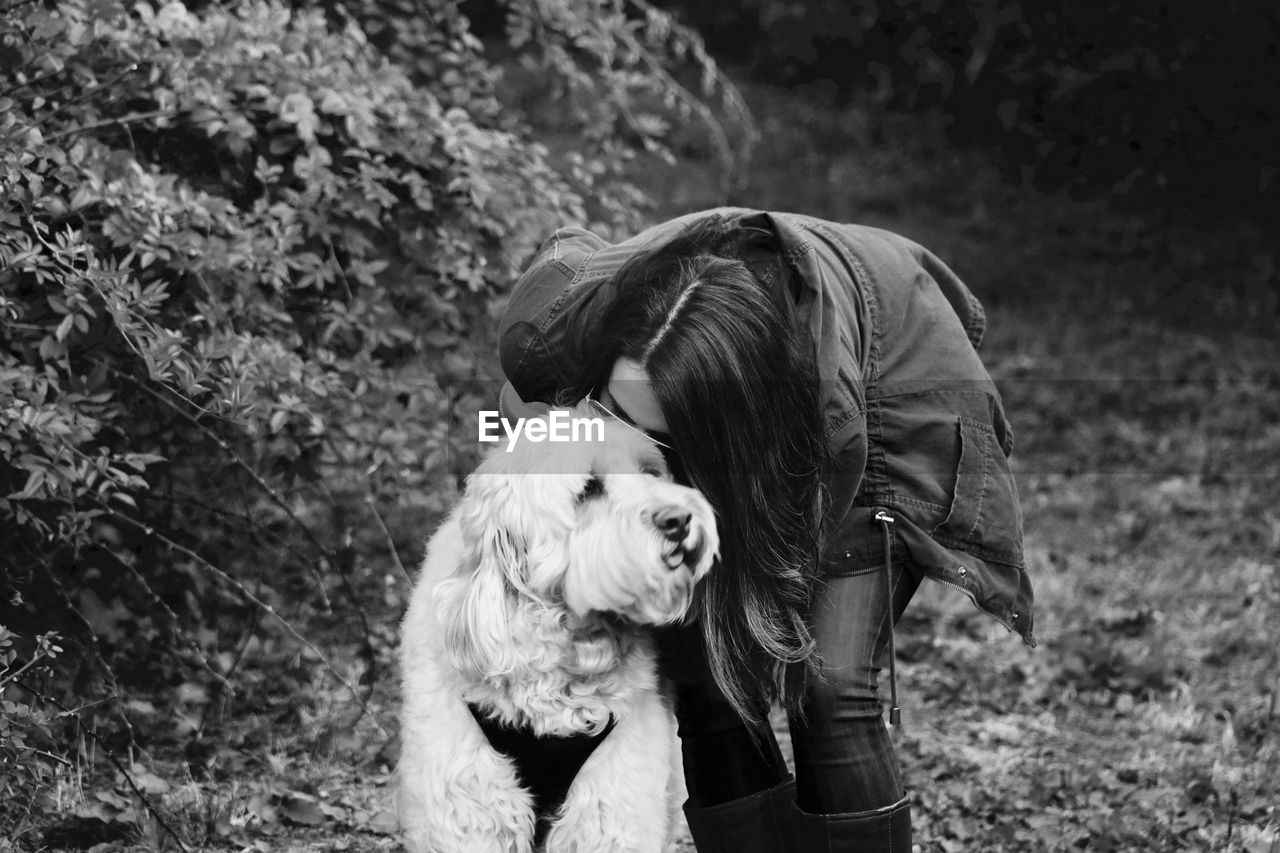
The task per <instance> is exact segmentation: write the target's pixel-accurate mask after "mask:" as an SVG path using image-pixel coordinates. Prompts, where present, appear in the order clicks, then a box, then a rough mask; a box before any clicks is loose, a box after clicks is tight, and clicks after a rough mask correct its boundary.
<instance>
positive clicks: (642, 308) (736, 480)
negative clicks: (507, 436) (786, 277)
mask: <svg viewBox="0 0 1280 853" xmlns="http://www.w3.org/2000/svg"><path fill="white" fill-rule="evenodd" d="M773 239H774V238H773V237H772V234H771V233H766V232H762V231H761V230H760V229H750V230H748V229H742V228H737V227H735V226H734V225H733V224H732V223H727V222H725V221H724V220H721V219H719V218H709V219H707V220H703V221H701V222H699V223H696V224H694V225H692V226H691V227H689V228H686V229H685V230H684V231H683V232H682V233H680V234H679V235H677V236H676V237H675V238H673V239H672V240H670V241H669V242H667V243H665V244H663V245H661V246H658V247H656V248H654V249H652V250H650V251H646V252H644V253H643V254H641V255H638V256H637V257H634V258H632V259H631V260H629V261H628V262H627V263H626V264H625V265H624V266H623V267H622V268H621V269H620V270H619V271H618V272H617V273H616V274H615V275H614V276H613V278H612V280H611V281H609V282H607V283H605V284H604V285H602V286H603V287H608V288H610V291H611V292H609V293H608V294H607V295H608V297H609V298H610V303H609V305H608V308H607V309H606V310H605V312H604V315H603V317H602V319H601V320H600V322H599V323H598V325H596V324H593V328H590V329H586V328H584V329H579V330H573V332H572V333H571V334H570V336H569V339H570V340H571V341H573V342H574V343H573V344H572V345H571V347H570V349H571V353H570V357H571V358H573V359H574V365H575V369H574V371H573V373H575V374H577V376H578V377H579V378H578V380H577V382H576V383H575V384H574V386H573V387H570V388H567V389H565V390H566V394H567V395H568V396H569V397H571V398H574V399H579V398H581V397H583V396H586V395H587V394H588V393H599V392H600V391H601V390H602V389H603V388H604V386H605V385H606V384H607V383H608V380H609V375H610V371H611V369H612V367H613V364H614V362H615V361H617V359H619V358H627V359H630V360H632V361H635V362H637V363H639V364H640V365H641V366H642V367H644V368H645V369H646V371H647V373H648V375H649V378H650V383H651V386H652V388H653V390H654V393H655V395H656V396H657V398H658V402H659V404H660V405H661V407H662V411H663V414H664V415H665V416H666V420H667V424H668V428H669V430H670V437H671V444H672V445H673V447H674V449H675V450H676V451H677V452H678V457H679V464H680V467H681V468H682V471H683V475H684V477H685V478H687V480H688V482H689V483H691V484H692V485H693V486H695V487H696V488H698V489H699V490H701V491H702V493H703V494H704V495H706V497H707V499H708V500H709V501H710V502H711V505H712V506H713V507H714V508H715V510H716V516H717V519H716V520H717V524H718V525H719V529H720V542H721V561H720V562H721V566H720V570H718V571H713V572H712V573H711V574H710V575H709V576H708V578H707V580H706V581H704V582H703V584H702V585H701V586H700V593H699V601H698V605H699V608H698V613H699V621H700V623H701V627H702V635H703V641H704V645H705V649H706V656H707V662H708V664H709V667H710V669H711V673H712V675H713V677H714V678H715V680H716V683H717V685H718V686H719V687H720V690H721V692H723V693H724V695H725V697H726V698H727V699H728V700H729V702H730V703H731V704H732V705H733V707H734V709H735V710H736V711H737V712H738V714H739V715H740V716H741V717H742V718H743V719H744V720H747V721H748V722H753V723H757V724H762V723H763V722H764V718H765V715H766V714H767V712H768V706H769V703H770V702H772V701H775V700H776V701H781V702H783V703H784V704H786V705H788V706H789V707H792V708H798V707H799V703H800V700H801V698H802V695H803V686H804V683H805V682H806V680H808V679H810V678H816V677H817V674H818V668H819V661H818V657H817V652H816V646H815V643H814V639H813V636H812V634H811V632H810V630H809V624H808V616H809V611H810V596H811V591H812V587H813V574H814V571H815V569H816V565H817V553H818V547H819V542H818V539H819V524H820V521H821V519H822V515H823V513H822V487H821V484H822V474H823V472H824V469H825V466H826V461H827V459H826V445H825V441H824V433H823V428H822V417H821V400H820V397H819V385H818V375H817V370H816V368H815V365H814V359H813V349H814V347H813V342H812V340H811V339H810V337H809V335H808V334H807V333H804V332H801V333H797V332H796V331H795V330H794V328H793V319H792V316H791V314H792V308H791V300H790V297H789V296H788V295H787V290H786V287H787V283H786V281H781V282H777V283H776V284H775V283H773V282H769V281H762V279H761V277H760V276H758V275H757V274H755V273H754V272H752V269H751V268H750V267H749V266H748V265H747V264H746V263H744V262H743V260H742V252H743V251H744V249H745V248H747V247H750V246H753V245H756V246H758V244H759V243H760V242H761V241H762V240H763V241H765V242H766V243H767V242H768V241H770V240H773ZM775 257H776V255H775ZM778 267H779V268H782V269H785V268H784V267H783V265H782V264H781V263H779V264H778Z"/></svg>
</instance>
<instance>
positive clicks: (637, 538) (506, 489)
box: [461, 406, 719, 625]
mask: <svg viewBox="0 0 1280 853" xmlns="http://www.w3.org/2000/svg"><path fill="white" fill-rule="evenodd" d="M548 417H550V415H549V416H548ZM556 417H557V418H559V419H560V423H561V425H562V431H564V432H566V433H568V432H569V431H568V430H566V429H564V428H563V425H565V424H571V423H573V422H574V421H575V420H577V421H578V422H579V424H580V425H583V428H582V429H581V430H579V432H578V435H577V438H576V440H569V441H541V442H537V443H535V442H532V441H529V440H528V439H526V440H524V441H517V442H516V443H515V444H514V446H513V447H512V448H511V450H510V451H507V450H506V449H505V448H503V447H500V448H498V449H496V450H495V451H494V452H492V453H491V454H490V455H489V456H488V457H487V458H486V459H485V460H484V462H482V463H481V465H480V466H479V468H477V470H476V472H475V473H474V474H473V475H472V476H471V477H470V478H469V479H468V481H467V487H466V493H465V495H464V497H463V508H462V516H461V520H462V525H463V535H464V537H465V538H466V540H467V542H468V548H473V547H474V549H475V550H474V566H473V567H472V570H473V571H474V572H475V573H476V576H475V577H473V578H471V580H472V582H473V583H480V584H484V583H486V582H489V583H492V582H495V581H498V580H500V581H501V583H502V585H503V586H504V587H505V593H506V594H507V595H510V594H511V593H514V594H516V595H525V596H528V597H530V598H532V599H534V600H536V601H540V602H542V603H544V604H547V605H550V606H553V607H554V606H563V607H565V608H567V609H568V610H569V611H570V612H571V613H574V614H576V615H578V616H586V615H587V614H589V613H593V612H598V613H611V614H615V615H617V616H620V617H622V618H624V619H627V620H630V621H633V622H637V623H642V624H650V625H658V624H664V623H670V622H675V621H678V620H680V619H681V618H683V617H684V616H685V615H686V613H687V612H688V610H689V606H690V603H691V601H692V598H693V590H694V587H695V585H696V584H697V582H698V581H699V580H701V579H702V578H703V577H704V576H705V575H706V574H707V572H708V571H710V569H711V565H712V562H713V561H714V559H715V556H716V554H717V551H718V548H719V540H718V538H717V536H716V527H715V520H714V516H713V514H712V510H711V507H710V505H709V504H708V503H707V501H706V500H705V499H704V498H703V497H702V495H701V494H700V493H698V492H697V491H696V490H694V489H690V488H687V487H684V486H679V485H676V484H675V483H673V482H671V477H670V474H669V473H668V471H667V465H666V462H665V461H664V460H663V456H662V453H661V449H660V448H659V447H658V446H657V445H656V444H655V443H654V442H653V441H652V440H651V439H649V438H648V437H647V436H645V435H644V434H643V433H641V432H639V431H637V430H635V429H634V428H632V427H630V426H628V425H627V424H624V423H622V422H621V421H617V420H615V419H612V418H608V417H603V416H602V415H601V414H600V413H599V412H598V411H595V410H593V409H589V408H587V407H584V406H580V407H577V408H574V409H569V410H560V414H559V415H556ZM590 421H594V423H590ZM550 428H551V426H550V422H549V426H548V429H550ZM570 434H571V433H570ZM464 571H465V570H464ZM481 575H487V576H488V577H481ZM491 606H498V607H501V605H491Z"/></svg>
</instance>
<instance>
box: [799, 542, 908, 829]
mask: <svg viewBox="0 0 1280 853" xmlns="http://www.w3.org/2000/svg"><path fill="white" fill-rule="evenodd" d="M919 582H920V581H919V578H918V576H915V575H913V574H911V573H910V572H908V571H907V570H905V569H904V568H903V567H902V566H901V565H895V566H894V567H893V568H892V569H891V570H890V573H889V577H888V583H887V584H886V577H885V571H884V567H883V566H875V567H872V568H870V569H868V570H867V571H865V572H861V573H858V574H853V575H841V576H832V577H828V578H825V579H824V581H823V584H822V585H821V587H820V588H819V589H818V591H817V594H816V595H815V597H814V607H813V630H814V634H815V638H816V640H817V643H818V649H819V651H820V652H821V654H822V657H823V662H824V672H825V673H826V678H825V679H824V680H823V681H822V682H820V683H818V684H815V685H813V686H812V687H811V688H810V691H809V693H808V695H807V697H806V701H805V714H804V715H803V717H802V718H801V717H798V716H793V718H792V719H791V721H790V723H791V742H792V746H793V747H794V750H795V763H796V786H797V789H798V796H799V805H800V808H801V809H802V810H803V811H805V812H808V813H811V814H826V815H830V814H847V813H857V812H866V811H870V810H875V809H880V808H884V807H887V806H890V805H893V804H895V803H898V802H899V801H900V800H902V798H903V787H902V778H901V774H900V771H899V769H898V759H897V756H896V754H895V753H894V749H893V743H892V742H891V741H890V739H889V734H888V731H887V730H886V728H885V724H884V719H883V711H882V708H881V699H880V693H879V690H878V676H879V674H880V671H881V669H882V668H883V667H884V666H886V665H887V662H888V642H889V630H890V624H889V619H890V618H892V619H893V620H894V621H895V622H896V621H897V619H898V617H899V616H900V615H901V614H902V611H903V610H904V609H905V608H906V606H907V603H908V602H909V601H910V600H911V596H912V595H913V594H914V593H915V591H916V588H917V587H918V586H919Z"/></svg>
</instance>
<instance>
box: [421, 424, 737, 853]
mask: <svg viewBox="0 0 1280 853" xmlns="http://www.w3.org/2000/svg"><path fill="white" fill-rule="evenodd" d="M570 414H571V416H573V417H578V418H581V417H590V416H595V417H599V414H598V413H596V412H594V411H591V410H589V409H587V408H585V407H578V408H576V409H574V410H571V412H570ZM603 439H604V440H603V441H586V440H579V441H574V442H571V443H570V442H565V443H550V442H542V443H536V444H534V443H531V442H529V441H524V442H519V443H517V444H516V445H515V446H514V447H513V448H512V450H511V451H510V452H507V451H504V450H503V449H501V448H499V449H497V450H495V451H494V452H493V453H491V454H490V455H489V456H488V457H487V458H486V459H485V460H484V462H482V463H481V465H480V466H479V468H478V469H477V470H476V472H475V473H474V474H473V475H472V476H471V477H470V478H469V479H468V480H467V486H466V490H465V494H464V496H463V498H462V501H461V503H460V505H459V506H458V507H457V508H456V509H455V510H454V511H453V513H452V514H451V515H450V516H449V517H448V519H447V520H446V521H445V522H444V524H443V526H442V527H441V528H440V529H439V530H438V531H437V532H436V534H435V535H434V536H433V537H432V538H431V541H430V542H429V543H428V544H427V555H426V559H425V560H424V562H423V565H422V569H421V573H420V576H419V578H418V581H417V585H416V587H415V589H414V592H413V598H412V601H411V602H410V605H409V611H408V613H407V615H406V616H405V620H404V625H403V634H402V642H401V667H402V676H403V697H402V700H403V707H402V712H401V738H402V751H401V755H400V763H399V769H398V773H399V794H398V797H399V801H398V808H399V814H400V822H401V826H402V828H403V830H404V834H405V840H406V846H407V848H408V850H409V851H410V853H428V852H429V853H530V851H532V850H535V849H545V850H547V851H554V853H623V851H625V853H649V851H652V853H659V851H663V850H667V849H669V847H670V845H671V844H672V842H673V838H672V835H673V831H674V827H675V825H676V815H678V814H679V809H680V805H681V802H682V800H683V797H684V786H683V780H682V778H681V772H680V763H679V746H678V741H677V737H676V733H675V720H674V717H673V714H672V703H671V700H670V696H669V693H667V692H666V691H665V690H664V689H663V688H662V687H661V686H660V684H659V679H658V675H657V671H656V666H655V652H654V647H653V642H652V640H651V638H650V636H649V635H648V633H647V631H646V630H645V627H644V626H647V625H660V624H665V623H671V622H675V621H678V620H680V619H682V618H683V617H685V615H686V613H687V611H688V609H689V605H690V602H691V600H692V594H693V589H694V586H695V585H696V583H697V582H698V581H699V580H701V579H702V577H704V576H705V575H706V573H707V572H708V571H709V570H710V567H711V564H712V562H713V560H714V558H715V556H716V553H717V550H718V544H719V543H718V539H717V537H716V531H715V523H714V517H713V515H712V511H711V508H710V506H709V505H708V504H707V502H706V500H705V499H704V498H703V497H702V496H701V495H700V494H699V493H698V492H696V491H695V490H693V489H689V488H685V487H683V486H679V485H676V484H674V483H672V482H670V476H669V475H668V473H667V467H666V464H665V462H664V460H663V457H662V454H661V452H660V450H659V448H658V446H656V445H655V444H654V442H653V441H652V440H651V439H649V438H648V437H646V436H645V435H644V434H642V433H640V432H638V431H636V430H635V429H633V428H632V427H629V426H628V425H626V424H625V423H623V422H621V421H618V420H614V419H611V418H606V419H605V424H604V436H603ZM491 737H492V739H493V740H494V741H496V742H498V743H499V744H500V745H501V744H502V743H503V738H505V737H513V738H514V739H515V740H516V741H520V740H521V739H522V738H523V740H524V742H525V743H532V744H533V752H534V753H537V754H538V755H540V756H541V758H542V759H543V761H542V764H541V767H542V768H543V769H542V770H534V771H528V770H525V771H524V776H526V777H528V776H530V775H532V776H535V777H536V776H537V775H539V774H540V773H542V772H543V771H545V770H546V769H547V768H551V774H550V775H553V776H554V775H555V774H556V773H557V772H560V773H564V772H565V771H564V770H563V767H561V761H560V758H559V756H560V755H561V753H560V752H557V750H559V749H560V747H561V746H562V745H565V744H567V745H568V749H569V751H570V752H575V751H576V752H577V753H578V760H581V758H582V753H584V752H585V753H586V756H587V757H586V760H585V763H583V764H582V765H581V769H580V770H578V771H577V773H576V775H573V771H572V767H570V768H569V770H568V771H567V775H566V776H565V778H564V779H563V780H561V781H562V784H561V790H559V792H558V793H556V792H553V793H552V794H551V795H550V796H551V802H550V803H548V802H547V801H546V799H545V798H544V797H543V796H541V795H539V794H538V793H537V792H536V790H531V789H537V787H538V785H537V783H538V782H539V781H540V780H539V779H538V778H522V775H521V772H520V771H519V770H518V769H517V764H516V761H515V760H513V758H511V757H509V756H508V755H507V754H505V753H506V750H504V751H499V750H498V749H497V748H495V746H494V745H493V743H492V742H491ZM584 744H586V746H585V749H584V748H583V745H584ZM553 787H554V784H553ZM566 787H567V791H566V790H564V788H566ZM561 799H562V800H563V802H562V804H561V803H560V802H559V800H561ZM537 809H544V810H546V809H549V810H550V813H549V814H542V815H536V814H535V811H536V810H537Z"/></svg>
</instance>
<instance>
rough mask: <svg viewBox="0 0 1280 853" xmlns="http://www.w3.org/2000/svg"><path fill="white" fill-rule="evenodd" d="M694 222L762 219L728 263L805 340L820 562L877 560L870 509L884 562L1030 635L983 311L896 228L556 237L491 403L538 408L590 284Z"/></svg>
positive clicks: (1009, 443)
mask: <svg viewBox="0 0 1280 853" xmlns="http://www.w3.org/2000/svg"><path fill="white" fill-rule="evenodd" d="M710 215H719V216H721V217H728V218H741V221H740V224H741V225H743V226H744V227H750V228H765V229H771V231H772V232H773V234H774V235H775V237H776V239H775V240H774V245H776V246H777V247H778V248H777V250H776V251H774V252H772V253H771V257H767V258H753V259H744V260H746V261H747V262H748V264H749V265H750V266H752V268H753V271H754V272H755V273H756V275H757V277H758V278H760V279H761V280H762V281H764V282H765V283H766V284H767V285H769V286H773V287H776V288H783V287H786V288H787V289H788V290H789V291H790V293H789V297H788V298H790V299H791V300H792V305H793V308H794V310H793V312H792V316H793V318H794V322H795V323H796V324H797V328H798V329H801V330H803V331H805V332H807V333H808V334H809V335H810V336H811V338H812V340H813V342H814V347H815V352H816V363H817V365H818V371H819V374H820V380H821V387H822V395H823V398H824V400H823V417H824V423H825V429H826V440H827V445H828V448H829V450H830V453H831V458H832V461H833V464H832V469H831V473H830V475H829V476H828V479H827V482H826V484H825V485H826V488H827V495H828V506H829V512H828V516H827V522H826V526H825V531H826V535H825V536H824V545H823V552H822V567H821V568H822V571H823V572H824V573H825V574H827V575H836V576H838V575H842V574H855V573H859V572H863V571H866V570H867V568H868V567H872V566H877V565H882V564H883V554H884V551H883V547H884V546H883V544H882V537H881V529H880V526H879V525H878V524H877V523H876V521H875V518H876V516H877V514H878V513H880V512H881V511H882V510H886V511H887V512H888V513H889V515H890V516H891V517H892V518H893V519H894V523H893V525H892V531H893V542H894V547H893V548H892V554H893V557H892V559H894V560H895V562H896V561H898V560H901V561H903V563H904V565H905V567H906V568H907V569H909V570H911V571H915V572H917V573H922V574H923V575H924V576H926V577H929V578H932V579H933V580H935V581H938V582H940V583H942V584H945V585H946V586H949V587H953V588H955V589H958V590H960V591H961V592H963V593H964V594H966V595H967V596H968V597H969V598H970V599H971V600H972V601H973V602H974V603H975V604H976V605H977V606H978V607H979V608H980V609H981V610H983V611H985V612H986V613H988V614H990V615H991V616H993V617H995V618H996V619H997V620H999V621H1000V622H1001V623H1002V624H1003V625H1005V627H1007V628H1009V629H1010V630H1012V631H1015V632H1017V633H1018V634H1019V635H1020V636H1021V637H1022V638H1023V640H1025V641H1026V642H1027V643H1028V644H1030V645H1035V635H1034V633H1033V622H1034V619H1033V613H1032V602H1033V595H1032V590H1031V582H1030V580H1029V578H1028V576H1027V573H1026V561H1025V558H1024V556H1023V546H1022V511H1021V508H1020V506H1019V502H1018V493H1017V487H1016V485H1015V483H1014V478H1013V475H1012V472H1011V470H1010V466H1009V461H1008V457H1009V454H1010V453H1011V452H1012V449H1013V433H1012V430H1011V428H1010V426H1009V424H1008V422H1007V421H1006V419H1005V413H1004V407H1003V405H1002V403H1001V399H1000V394H999V392H998V390H997V389H996V386H995V383H994V382H993V381H992V379H991V377H990V375H989V374H988V373H987V370H986V368H985V367H984V366H983V364H982V361H981V360H980V359H979V357H978V352H977V348H978V345H979V343H980V342H981V340H982V335H983V332H984V329H985V326H986V316H985V314H984V312H983V310H982V306H981V305H980V304H979V302H978V300H977V299H976V298H975V297H974V295H973V294H972V293H971V292H970V291H969V289H968V288H967V287H966V286H965V285H964V284H963V283H962V282H961V281H960V279H959V278H957V277H956V276H955V274H954V273H952V271H951V270H950V269H948V268H947V267H946V266H945V265H944V264H943V263H942V262H941V261H940V260H939V259H938V258H937V257H935V256H934V255H933V254H932V253H930V252H929V251H928V250H926V249H924V248H923V247H921V246H919V245H917V244H916V243H914V242H912V241H910V240H908V239H906V238H904V237H901V236H899V235H896V234H893V233H890V232H888V231H884V230H881V229H877V228H871V227H866V226H860V225H849V224H838V223H835V222H828V221H824V220H821V219H815V218H812V217H809V216H802V215H797V214H790V213H766V212H760V211H752V210H746V209H741V208H718V209H716V210H710V211H703V212H700V213H694V214H690V215H687V216H683V217H680V218H678V219H674V220H671V221H668V222H665V223H662V224H660V225H657V226H654V227H652V228H650V229H647V230H645V231H643V232H641V233H640V234H638V235H636V236H635V237H632V238H631V239H628V240H625V241H623V242H621V243H617V244H610V243H608V242H606V241H605V240H603V239H601V238H600V237H598V236H596V235H594V234H592V233H590V232H588V231H586V230H583V229H581V228H564V229H561V230H560V231H557V232H556V233H555V234H554V235H552V237H551V238H550V239H549V240H548V241H547V242H546V243H545V244H544V245H543V246H542V248H541V249H540V250H539V251H538V253H537V254H536V256H535V258H534V260H533V262H532V263H531V265H530V266H529V268H528V269H527V270H526V271H525V273H524V274H523V275H522V276H521V277H520V279H519V281H518V282H517V283H516V286H515V288H514V290H513V292H512V294H511V298H510V301H509V303H508V306H507V309H506V313H505V315H504V316H503V319H502V322H501V325H500V328H499V336H500V343H499V354H500V358H501V364H502V369H503V373H504V374H505V376H506V378H507V380H508V384H507V386H505V387H504V388H503V393H502V401H501V405H502V406H503V408H504V411H505V412H506V413H518V409H519V407H520V405H521V401H545V402H550V401H552V399H553V398H554V396H555V393H556V391H557V390H558V389H557V388H556V387H555V385H556V381H555V379H554V371H553V370H552V369H551V365H550V360H551V359H550V357H549V354H548V348H549V347H550V348H554V347H556V345H557V342H558V341H563V340H564V335H565V334H566V331H567V329H568V328H569V327H571V326H572V327H573V328H578V329H581V328H584V323H583V321H584V320H586V323H585V328H590V326H591V321H590V318H591V317H592V316H595V317H599V316H601V315H602V313H603V310H604V308H605V307H606V303H607V299H608V297H607V294H608V292H609V288H607V287H601V285H602V284H604V283H605V282H607V281H608V280H609V279H610V278H611V276H612V275H613V274H614V273H615V272H616V271H617V270H618V269H619V267H620V266H621V265H622V264H623V263H624V262H625V261H626V260H628V259H629V258H631V257H632V256H634V255H635V254H636V253H637V252H641V251H645V250H647V249H651V248H654V247H656V246H658V245H661V244H662V243H663V242H665V241H667V240H669V239H671V238H672V237H674V236H675V235H676V234H677V233H678V232H679V231H680V230H681V229H682V228H684V227H686V226H688V225H689V224H691V223H693V222H694V221H696V220H697V219H699V218H700V217H705V216H710ZM781 264H786V265H789V267H790V270H789V271H787V272H789V273H790V274H783V272H784V271H783V270H782V268H781V266H780V265H781ZM583 312H589V313H587V314H584V313H583ZM571 319H572V320H573V322H572V324H571V323H570V320H571Z"/></svg>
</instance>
